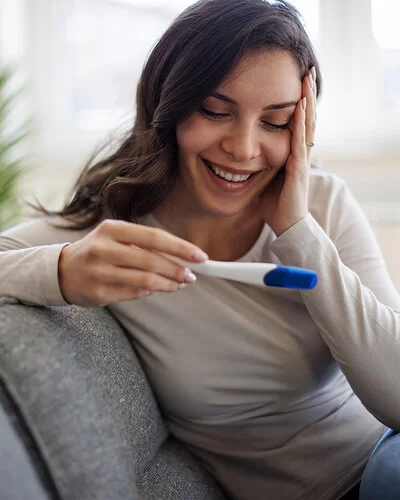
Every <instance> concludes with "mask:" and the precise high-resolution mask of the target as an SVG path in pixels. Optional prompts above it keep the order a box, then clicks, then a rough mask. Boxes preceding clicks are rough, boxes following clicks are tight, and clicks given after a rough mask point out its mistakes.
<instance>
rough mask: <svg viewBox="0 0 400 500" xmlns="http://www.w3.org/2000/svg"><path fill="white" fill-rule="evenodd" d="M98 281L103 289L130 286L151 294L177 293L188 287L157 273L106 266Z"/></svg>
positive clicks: (101, 270)
mask: <svg viewBox="0 0 400 500" xmlns="http://www.w3.org/2000/svg"><path fill="white" fill-rule="evenodd" d="M96 279H97V280H98V281H99V282H100V283H101V286H102V287H104V286H107V287H115V286H129V287H131V288H135V289H143V290H149V291H151V292H155V291H159V292H175V291H177V290H179V289H180V288H184V287H185V286H186V283H177V282H176V281H173V280H170V279H168V278H165V277H164V276H160V275H159V274H157V273H152V272H148V271H142V270H138V269H131V268H121V267H115V266H105V265H102V266H101V268H99V269H98V272H97V273H96Z"/></svg>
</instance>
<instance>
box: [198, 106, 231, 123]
mask: <svg viewBox="0 0 400 500" xmlns="http://www.w3.org/2000/svg"><path fill="white" fill-rule="evenodd" d="M199 111H200V113H201V114H202V115H204V116H206V117H208V118H212V119H213V120H223V119H224V118H226V117H228V116H229V114H228V113H214V111H210V110H209V109H206V108H205V107H204V106H200V108H199Z"/></svg>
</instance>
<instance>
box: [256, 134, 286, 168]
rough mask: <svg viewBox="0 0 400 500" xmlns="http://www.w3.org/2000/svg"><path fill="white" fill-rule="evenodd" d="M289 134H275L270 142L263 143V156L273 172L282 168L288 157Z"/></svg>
mask: <svg viewBox="0 0 400 500" xmlns="http://www.w3.org/2000/svg"><path fill="white" fill-rule="evenodd" d="M290 148H291V132H290V131H289V130H285V131H284V132H281V133H279V134H276V135H275V136H274V138H273V140H272V141H268V143H267V142H266V143H264V147H263V149H264V154H265V156H266V157H267V158H268V163H269V165H270V166H271V167H272V168H273V169H274V170H275V169H279V168H281V167H283V166H284V165H285V164H286V162H287V159H288V158H289V155H290Z"/></svg>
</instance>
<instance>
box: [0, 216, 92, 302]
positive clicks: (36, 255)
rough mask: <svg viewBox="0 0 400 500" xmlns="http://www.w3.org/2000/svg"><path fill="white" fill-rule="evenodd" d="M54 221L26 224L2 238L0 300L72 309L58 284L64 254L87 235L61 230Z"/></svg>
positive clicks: (81, 232) (0, 242) (13, 229)
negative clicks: (11, 298) (13, 299)
mask: <svg viewBox="0 0 400 500" xmlns="http://www.w3.org/2000/svg"><path fill="white" fill-rule="evenodd" d="M51 220H54V221H56V223H57V224H59V225H61V224H62V220H60V219H50V218H41V219H35V220H33V221H29V222H25V223H23V224H20V225H18V226H16V227H13V228H11V229H9V230H7V231H5V232H3V233H1V234H0V296H6V297H14V298H16V299H18V300H19V301H20V302H22V303H25V304H34V305H68V302H66V301H65V300H64V298H63V296H62V294H61V291H60V287H59V283H58V260H59V257H60V254H61V250H62V249H63V248H64V247H65V246H67V245H68V244H69V243H70V242H73V241H77V240H78V239H80V238H82V237H83V236H84V235H85V234H86V232H85V231H71V230H67V229H58V228H55V227H54V226H52V225H51V224H50V221H51Z"/></svg>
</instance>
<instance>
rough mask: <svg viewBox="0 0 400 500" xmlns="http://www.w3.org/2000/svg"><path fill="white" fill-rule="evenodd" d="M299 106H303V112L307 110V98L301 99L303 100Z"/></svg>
mask: <svg viewBox="0 0 400 500" xmlns="http://www.w3.org/2000/svg"><path fill="white" fill-rule="evenodd" d="M301 105H302V106H303V109H304V111H305V110H306V108H307V98H306V97H303V99H302V100H301Z"/></svg>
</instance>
